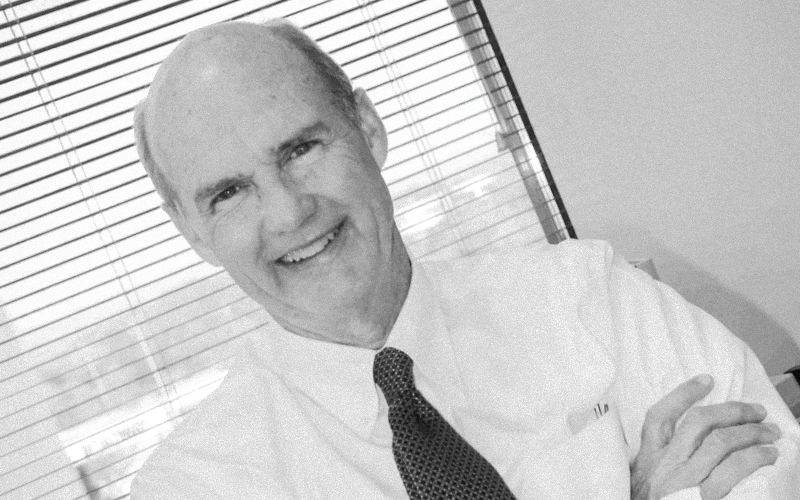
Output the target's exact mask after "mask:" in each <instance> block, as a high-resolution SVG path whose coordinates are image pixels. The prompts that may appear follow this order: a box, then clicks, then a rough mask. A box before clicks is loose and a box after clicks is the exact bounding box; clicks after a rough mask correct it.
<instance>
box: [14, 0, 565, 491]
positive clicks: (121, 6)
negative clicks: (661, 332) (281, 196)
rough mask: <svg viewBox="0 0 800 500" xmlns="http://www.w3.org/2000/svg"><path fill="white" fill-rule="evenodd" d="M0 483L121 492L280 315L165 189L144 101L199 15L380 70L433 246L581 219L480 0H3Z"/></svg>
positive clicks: (402, 191) (481, 242)
mask: <svg viewBox="0 0 800 500" xmlns="http://www.w3.org/2000/svg"><path fill="white" fill-rule="evenodd" d="M0 8H1V9H2V17H0V68H2V70H0V89H1V90H0V400H1V401H2V404H0V474H1V476H0V498H2V499H6V498H8V499H12V498H13V499H59V500H63V499H85V498H89V499H118V498H126V497H127V496H128V494H129V490H130V483H131V480H132V478H133V476H134V475H135V473H136V471H137V470H138V469H139V467H140V466H141V464H142V463H143V462H144V460H145V459H146V457H147V456H148V454H149V453H150V452H151V451H152V450H153V449H154V448H155V447H156V446H157V445H158V443H159V442H160V441H161V439H163V437H164V436H166V434H168V433H169V432H170V430H172V429H173V428H174V426H175V425H176V424H177V423H179V422H180V421H181V419H183V418H184V417H185V415H186V414H187V413H188V412H190V411H191V410H192V408H194V407H195V406H196V405H197V404H198V403H199V402H200V401H201V400H202V399H203V398H204V397H205V396H207V395H208V394H209V393H210V392H211V391H213V389H214V388H216V387H217V385H218V384H219V383H220V381H221V380H222V378H223V377H224V376H225V373H226V371H227V366H228V364H229V362H230V359H231V357H232V356H233V355H234V353H235V352H236V350H237V349H238V348H240V347H241V346H242V344H243V343H244V342H246V341H247V338H248V337H249V336H251V335H255V334H265V331H267V330H268V329H269V328H270V327H271V324H272V323H271V320H270V319H269V318H268V317H267V315H266V314H265V313H264V311H263V310H261V308H260V307H259V306H258V305H257V304H255V303H254V302H253V301H252V300H250V299H249V298H248V297H246V296H245V295H244V293H243V292H241V291H240V290H239V289H238V288H237V287H236V286H235V285H234V284H233V282H232V281H231V280H230V278H228V277H227V275H225V274H224V273H223V272H220V271H219V270H218V269H216V268H212V267H210V266H208V265H207V264H205V263H203V262H201V260H200V259H199V257H197V256H196V255H195V254H194V253H193V252H192V251H191V250H190V249H189V247H188V245H187V243H186V242H185V241H183V239H182V238H181V237H180V236H179V235H178V233H177V231H176V230H175V228H174V227H173V226H172V225H171V223H170V222H169V220H168V217H167V216H166V215H165V214H164V213H163V212H162V211H161V210H160V209H159V208H158V207H159V204H160V202H159V200H158V198H157V196H156V194H155V193H154V192H153V188H152V185H151V183H150V182H149V180H148V179H147V178H146V175H145V173H144V169H143V168H142V167H141V165H139V163H138V158H137V156H136V152H135V149H134V147H133V134H132V132H131V122H132V109H133V106H134V105H135V104H136V103H137V102H138V101H140V100H141V99H142V98H143V97H144V96H145V95H146V92H147V87H148V84H149V82H150V81H151V80H152V78H153V76H154V74H155V71H156V69H157V67H158V65H159V63H160V62H161V60H163V59H164V57H166V55H167V54H168V53H169V52H170V51H171V50H172V49H173V48H174V47H175V45H176V44H177V42H178V41H179V40H180V39H181V38H182V37H183V36H184V35H185V34H186V33H187V32H189V31H191V30H193V29H196V28H199V27H202V26H205V25H209V24H212V23H217V22H221V21H225V20H231V19H243V20H251V21H259V20H264V19H267V18H271V17H276V16H284V17H287V18H289V19H291V20H292V21H294V22H295V23H296V24H298V25H300V26H303V27H304V28H305V29H306V30H307V32H308V33H309V34H310V35H311V36H312V37H314V38H315V39H317V40H318V41H319V43H320V45H321V46H322V47H323V48H324V49H325V50H327V51H328V52H330V53H331V54H332V55H333V57H334V58H335V59H336V60H337V61H338V62H340V63H341V64H342V65H343V66H344V68H345V70H346V71H347V73H348V74H349V75H350V76H351V77H352V78H353V81H354V84H355V85H357V86H360V87H364V88H365V89H367V92H368V93H369V95H370V96H371V98H372V100H373V102H375V104H376V108H377V110H378V112H379V113H380V114H381V116H382V117H383V118H384V120H385V124H386V127H387V131H388V133H389V144H390V147H391V150H390V152H389V160H388V162H387V165H386V167H385V168H384V172H383V173H384V176H385V179H386V181H387V183H388V184H389V188H390V191H391V193H392V196H393V198H394V201H395V213H396V220H397V224H398V227H399V228H400V230H401V233H402V234H403V238H404V240H405V241H406V244H407V245H408V247H409V250H410V252H411V253H412V255H413V256H415V257H416V258H418V259H427V258H436V259H440V258H450V257H454V256H458V255H466V254H470V253H474V252H479V251H484V250H486V249H491V248H493V247H498V246H505V245H523V244H529V243H532V242H536V241H540V240H542V241H544V240H547V241H551V242H556V241H559V240H561V239H564V238H566V237H570V236H574V231H573V230H572V227H571V225H570V223H569V219H568V217H567V214H566V212H565V210H564V207H563V203H562V202H561V200H560V198H559V197H558V193H557V190H556V188H555V186H554V184H553V183H552V178H551V176H550V174H549V171H548V169H547V166H546V164H545V163H544V158H543V156H542V153H541V151H540V149H539V148H538V145H537V143H536V141H535V137H534V136H533V131H532V129H531V127H530V123H529V122H528V120H527V118H526V116H525V114H524V112H523V110H522V106H521V103H520V101H519V98H518V96H517V94H516V92H515V91H514V88H513V83H512V82H511V81H510V76H509V74H508V70H507V68H505V65H504V63H503V60H502V55H501V54H499V53H498V49H497V45H496V42H495V41H494V38H493V36H492V34H491V29H490V27H489V26H488V24H487V23H486V18H485V14H484V13H483V11H482V8H481V5H480V2H476V1H472V0H391V1H387V0H383V1H381V0H371V1H367V0H282V1H265V0H258V1H256V0H236V1H222V0H179V1H172V2H160V1H155V0H138V1H137V0H122V1H100V0H71V1H63V0H61V1H57V0H17V1H7V0H3V1H2V2H0Z"/></svg>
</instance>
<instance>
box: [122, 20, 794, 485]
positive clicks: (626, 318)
mask: <svg viewBox="0 0 800 500" xmlns="http://www.w3.org/2000/svg"><path fill="white" fill-rule="evenodd" d="M135 128H136V133H137V144H138V147H139V153H140V157H141V158H142V161H143V163H144V165H145V166H146V168H147V169H148V172H149V174H150V176H151V178H152V179H153V181H154V184H155V185H156V187H157V189H158V191H159V193H160V194H161V195H162V197H163V198H164V208H165V209H166V210H167V212H168V213H169V214H170V217H171V218H172V220H173V221H174V222H175V224H176V226H177V227H178V228H179V229H180V231H181V233H182V234H183V235H184V236H185V237H186V239H187V240H188V241H189V242H190V243H191V245H192V246H193V248H194V249H195V250H196V251H197V252H198V253H199V254H200V255H201V256H202V257H203V258H204V259H205V260H206V261H208V262H209V263H211V264H214V265H220V266H223V267H224V268H225V269H226V270H227V271H228V272H229V273H230V275H231V276H232V277H233V279H234V280H235V281H236V282H237V284H238V285H239V286H241V287H242V288H243V289H244V290H245V291H246V292H247V293H248V295H250V296H251V297H252V298H253V299H255V300H256V301H257V302H258V303H260V304H261V305H262V306H263V307H264V308H265V309H266V310H267V312H269V314H270V315H271V316H272V318H273V319H274V320H275V322H276V323H277V326H276V328H275V329H274V331H268V332H263V335H261V336H259V337H258V338H257V339H256V341H255V342H254V344H253V346H252V349H250V351H249V352H248V353H246V354H245V355H244V356H243V357H242V360H241V361H240V362H239V363H238V364H237V366H235V367H234V368H232V369H231V371H230V373H229V374H228V377H227V378H226V380H225V381H224V383H223V384H222V386H221V387H220V388H219V389H218V390H217V391H216V392H215V393H214V394H213V395H212V396H210V397H209V398H208V399H207V400H206V401H205V402H204V403H203V404H202V405H201V407H200V408H198V409H197V410H195V411H194V412H193V413H192V414H191V416H190V417H189V419H188V421H187V422H186V423H184V424H183V425H182V426H181V427H179V428H178V429H177V430H175V431H174V432H173V433H172V434H171V435H170V436H169V437H168V439H167V440H166V441H165V442H164V443H163V444H162V445H161V447H160V448H159V449H158V450H157V451H156V452H155V453H154V455H153V456H152V457H151V458H150V459H149V461H148V463H147V464H146V465H145V467H144V469H143V470H142V472H141V473H140V474H139V476H138V477H137V479H136V483H135V484H134V499H137V500H145V499H153V498H164V499H167V498H169V499H176V498H226V499H227V498H243V499H244V498H408V497H409V496H410V497H411V498H440V497H441V498H444V497H448V498H480V497H481V496H480V495H473V496H472V497H468V496H467V495H468V494H467V493H463V492H461V491H460V490H459V491H456V490H455V488H458V487H460V486H459V485H460V484H461V483H462V482H463V483H466V484H468V485H470V486H468V489H469V488H473V487H474V488H478V487H482V486H481V485H477V486H476V485H475V483H476V480H475V477H479V479H478V480H477V482H478V483H481V482H483V481H484V478H489V479H485V481H491V482H493V484H496V485H497V486H496V488H497V490H495V491H503V492H505V493H503V495H506V494H509V495H513V497H515V498H518V499H523V498H537V499H538V498H610V499H612V498H613V499H617V498H628V497H629V495H631V494H632V495H633V496H634V498H637V499H655V498H668V499H670V500H678V499H694V500H696V499H700V498H702V499H704V500H708V499H717V498H722V497H723V496H725V495H726V494H728V493H729V492H730V493H731V496H730V498H759V499H761V498H765V499H769V498H773V499H790V498H800V486H798V477H797V463H798V449H799V447H800V428H798V426H797V424H796V422H794V420H793V419H792V417H791V415H790V413H789V412H788V410H787V408H786V407H785V405H783V403H782V402H781V401H780V399H779V398H778V396H777V394H776V393H775V391H774V390H773V389H772V388H771V386H770V384H769V381H768V379H767V378H766V376H765V374H764V371H763V369H762V368H761V366H760V365H759V364H758V362H757V360H756V359H755V357H754V356H753V354H752V352H751V351H750V350H749V349H747V348H746V347H745V346H744V345H743V344H742V343H741V342H739V341H738V340H737V339H736V338H734V337H733V336H732V335H731V334H730V333H729V332H727V331H726V330H724V328H723V327H722V326H721V325H719V323H717V322H715V321H714V320H713V319H712V318H710V317H709V316H708V315H706V314H705V313H702V312H701V311H698V310H697V309H696V308H694V307H692V306H691V305H689V304H687V303H686V302H685V301H683V300H682V299H681V298H680V297H678V296H677V295H676V294H675V293H674V292H673V291H671V290H670V289H668V288H667V287H665V286H664V285H661V284H659V283H655V282H653V281H651V280H649V279H648V278H647V277H645V276H644V275H643V273H640V272H638V271H636V270H633V269H632V268H630V267H629V266H626V265H625V264H624V263H623V262H621V260H620V259H619V258H618V257H616V256H614V255H613V253H612V252H611V250H610V249H609V248H608V247H607V246H606V245H604V244H601V243H598V242H580V243H577V242H568V243H563V244H560V245H558V246H553V247H540V248H531V249H518V250H517V251H510V252H505V253H503V254H497V255H487V256H481V257H473V258H469V259H461V260H456V261H452V262H440V263H427V264H421V263H417V262H414V263H412V262H411V261H410V259H409V256H408V254H407V252H406V249H405V247H404V245H403V242H402V240H401V238H400V235H399V233H398V230H397V228H396V226H395V224H394V221H393V218H392V217H393V213H392V203H391V198H390V196H389V193H388V189H387V187H386V185H385V183H384V182H383V180H382V178H381V176H380V170H381V167H382V165H383V163H384V161H385V160H386V155H387V150H388V145H387V136H386V131H385V129H384V127H383V124H382V122H381V119H380V117H379V116H378V114H377V113H376V111H375V109H374V107H373V106H372V104H371V102H370V101H369V98H368V97H367V95H366V94H365V93H364V91H363V90H360V89H357V90H355V91H353V90H352V89H351V88H350V83H349V81H348V79H347V77H346V76H344V74H343V73H342V72H341V69H340V68H338V67H337V66H336V65H335V64H334V63H333V62H332V61H331V60H330V58H329V57H328V56H327V55H326V54H324V53H322V52H321V51H320V50H319V49H318V48H317V47H316V45H315V44H314V43H313V42H312V41H311V40H309V39H308V38H307V37H305V35H304V34H303V33H302V32H300V31H299V30H297V29H296V28H295V27H294V26H292V25H290V24H288V23H286V22H284V21H273V22H270V23H267V24H266V25H255V24H247V23H229V24H223V25H217V26H213V27H209V28H205V29H202V30H199V31H197V32H194V33H192V34H190V35H189V36H187V37H186V39H184V41H183V42H182V43H181V44H180V45H179V47H178V48H177V49H176V50H175V51H174V52H173V53H172V54H171V55H170V57H169V58H168V59H167V60H166V61H165V62H164V64H163V65H162V67H161V68H160V69H159V71H158V74H157V75H156V78H155V79H154V81H153V84H152V86H151V89H150V93H149V96H148V98H147V99H146V100H145V101H144V102H143V103H142V104H141V105H140V106H139V108H138V109H137V116H136V127H135ZM412 270H413V271H412ZM400 352H404V353H406V354H407V355H408V356H410V360H411V362H413V368H411V366H410V363H411V362H409V364H406V365H405V366H406V367H407V369H408V370H409V371H411V373H413V376H412V377H408V376H406V378H412V379H413V384H415V387H416V389H417V390H418V391H419V392H418V393H414V392H413V390H412V392H411V394H418V395H419V396H415V397H414V398H415V399H414V401H415V403H414V404H419V405H422V406H423V407H424V408H425V412H426V416H425V417H424V418H423V417H419V416H412V417H409V418H410V420H412V421H414V422H411V423H409V422H407V421H405V422H400V423H398V418H397V415H398V414H399V413H398V412H399V411H400V410H399V409H398V408H401V407H402V404H399V403H395V402H394V401H396V400H395V395H394V393H393V392H392V391H393V389H392V388H391V387H389V386H390V385H392V384H394V383H395V382H394V380H395V379H392V381H390V382H389V383H388V385H387V383H385V382H381V380H386V379H385V378H384V375H382V373H384V372H381V371H380V370H381V369H382V368H381V369H379V368H378V367H379V365H380V363H379V362H378V361H377V360H378V359H379V358H381V357H383V358H385V357H386V356H384V355H383V354H382V353H389V354H390V355H391V356H395V355H397V356H401V357H402V356H404V355H403V354H397V353H400ZM376 353H379V354H378V355H376ZM403 359H405V358H403ZM373 370H374V373H373ZM392 370H394V372H397V371H399V369H396V368H392ZM394 372H393V373H392V375H396V373H394ZM704 373H707V374H711V375H713V378H712V377H711V376H708V375H705V376H703V375H701V374H704ZM373 375H374V377H373ZM376 381H378V383H379V384H380V386H376ZM404 394H408V393H404ZM388 399H391V400H392V402H389V403H387V400H388ZM701 400H702V403H701V404H697V403H699V402H701ZM403 404H405V403H403ZM425 405H427V406H425ZM431 408H433V409H434V410H431ZM403 411H405V410H403ZM431 415H433V416H431ZM427 418H430V419H431V420H430V422H435V423H431V424H426V423H425V422H428V420H425V419H427ZM400 420H402V419H400ZM416 420H420V421H423V422H422V423H421V424H420V423H419V422H416ZM406 424H407V425H412V426H413V425H422V426H423V427H424V426H425V425H429V427H428V428H425V429H427V430H425V429H423V430H422V431H419V430H414V431H407V430H405V429H406V428H404V427H402V425H406ZM433 427H435V428H436V429H439V430H440V431H441V432H442V433H444V435H446V436H447V437H446V439H447V440H448V443H450V444H452V443H456V442H457V444H453V445H452V446H453V449H457V450H458V451H457V452H456V453H453V454H452V455H447V453H448V452H447V451H444V452H442V451H441V450H440V449H438V448H436V447H435V446H430V445H429V443H422V441H424V439H426V438H425V435H427V434H436V432H439V430H437V431H435V432H433V431H431V432H429V431H430V428H433ZM409 433H410V434H414V436H415V437H413V438H410V437H409ZM420 435H421V436H422V437H419V436H420ZM415 439H419V440H421V441H413V440H415ZM410 440H411V441H413V443H414V444H412V445H411V449H412V451H413V450H417V449H422V448H414V446H420V447H423V448H424V449H425V452H420V453H418V454H415V453H410V454H409V453H406V452H403V451H402V450H403V449H405V448H403V447H404V446H407V443H408V442H410ZM418 443H422V444H418ZM464 443H468V444H464ZM439 453H444V455H441V456H442V457H444V458H436V460H438V461H437V462H436V463H437V464H438V465H436V466H435V467H434V466H430V468H429V465H428V464H429V463H430V460H431V459H430V458H429V456H428V455H429V454H439ZM411 455H413V456H411ZM465 455H469V457H470V458H469V459H468V460H469V461H470V463H471V464H476V465H475V468H476V469H480V471H481V472H480V473H479V474H473V475H472V476H473V477H464V476H470V474H466V475H465V474H462V475H461V476H458V473H457V472H453V471H452V470H445V471H440V468H444V469H448V468H449V467H450V466H451V465H452V463H456V462H458V463H461V462H460V461H461V459H462V458H463V456H465ZM409 456H411V457H410V458H409ZM437 457H439V455H437ZM417 460H419V461H420V463H423V464H424V466H422V467H420V466H417V465H415V461H417ZM415 467H416V468H415ZM434 469H436V470H435V471H434ZM470 470H475V469H470ZM409 471H411V472H409ZM439 474H441V475H439ZM430 475H434V476H435V477H437V478H441V477H447V478H451V477H452V478H454V479H452V480H450V479H447V480H443V481H440V483H444V484H433V485H430V484H428V483H426V481H429V479H430V478H429V477H428V476H430ZM470 481H471V482H470ZM435 482H436V481H434V483H435ZM420 484H423V485H424V486H419V485H420ZM493 487H494V486H493ZM426 488H427V489H432V490H434V491H439V493H438V495H441V496H436V495H437V494H434V496H426V494H425V493H421V492H420V491H421V490H423V489H426ZM442 491H446V492H450V493H442ZM448 495H449V496H448ZM498 495H499V494H498ZM483 497H489V498H494V497H495V496H494V495H492V496H485V495H484V496H483ZM499 497H500V496H498V498H499ZM502 498H509V496H502Z"/></svg>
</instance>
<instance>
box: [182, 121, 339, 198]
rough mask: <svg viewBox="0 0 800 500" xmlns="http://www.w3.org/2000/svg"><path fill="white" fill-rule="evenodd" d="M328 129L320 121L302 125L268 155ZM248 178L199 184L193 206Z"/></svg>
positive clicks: (274, 155)
mask: <svg viewBox="0 0 800 500" xmlns="http://www.w3.org/2000/svg"><path fill="white" fill-rule="evenodd" d="M330 131H331V129H330V127H329V126H328V125H326V124H324V123H322V122H321V121H318V122H316V123H314V124H312V125H308V126H306V127H303V128H301V129H300V130H298V131H297V133H295V134H294V135H293V136H292V137H290V138H289V139H287V140H285V141H282V142H281V143H280V144H278V146H277V147H274V148H270V150H269V156H270V157H272V158H283V157H284V156H285V155H286V154H287V153H288V152H290V151H291V150H292V149H293V148H294V147H295V146H297V145H298V144H300V143H302V142H303V141H307V140H309V139H311V138H312V137H317V136H319V135H323V134H329V133H330ZM248 180H252V176H249V175H237V176H233V177H223V178H222V179H219V180H218V181H216V182H214V183H213V184H207V185H205V186H200V187H199V188H198V189H197V191H195V195H194V203H195V206H197V208H198V209H201V206H202V205H205V202H206V201H207V200H208V199H209V198H211V197H213V196H215V195H216V194H217V193H219V192H220V191H222V190H223V189H225V188H227V187H228V186H231V185H234V184H238V183H241V182H243V181H245V182H247V181H248ZM201 211H202V210H201Z"/></svg>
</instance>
